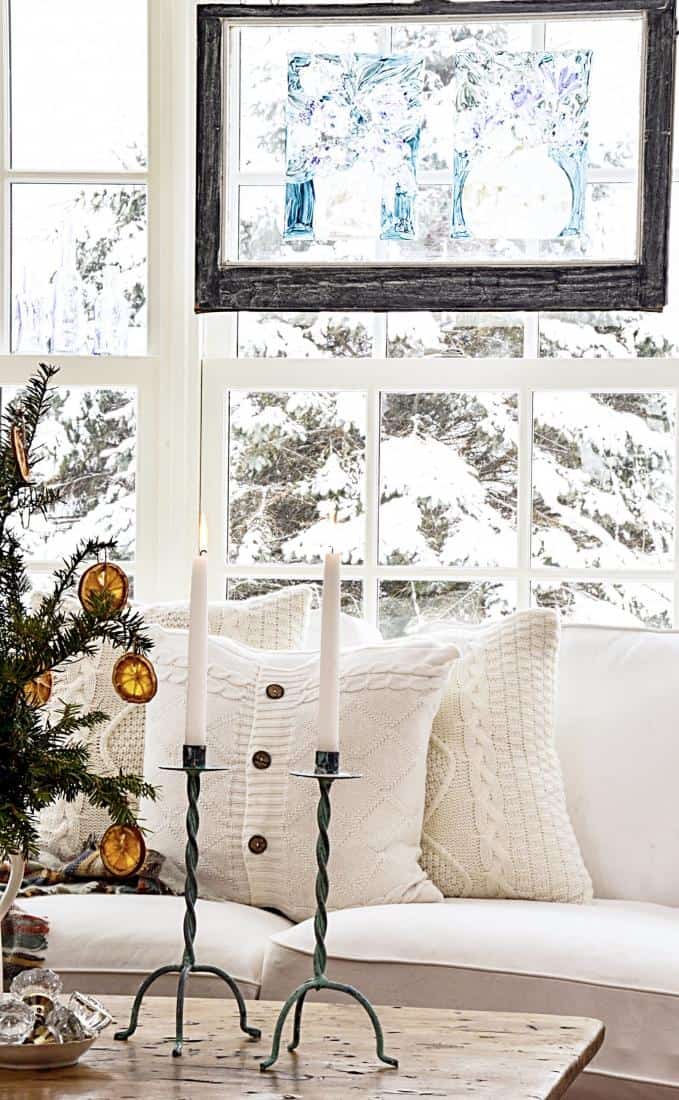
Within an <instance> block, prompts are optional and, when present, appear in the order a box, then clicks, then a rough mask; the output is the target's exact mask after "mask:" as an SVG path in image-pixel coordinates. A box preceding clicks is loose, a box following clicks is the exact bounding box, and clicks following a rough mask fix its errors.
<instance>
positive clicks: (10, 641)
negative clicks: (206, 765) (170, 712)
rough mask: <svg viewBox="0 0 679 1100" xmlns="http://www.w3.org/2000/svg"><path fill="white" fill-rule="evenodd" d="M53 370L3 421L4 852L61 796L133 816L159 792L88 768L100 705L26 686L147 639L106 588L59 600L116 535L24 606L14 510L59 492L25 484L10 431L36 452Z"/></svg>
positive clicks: (22, 848)
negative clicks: (108, 649)
mask: <svg viewBox="0 0 679 1100" xmlns="http://www.w3.org/2000/svg"><path fill="white" fill-rule="evenodd" d="M56 373H57V371H56V368H54V367H50V366H46V365H44V364H41V366H40V368H39V370H38V373H37V374H36V375H35V377H34V378H32V379H31V380H30V381H29V383H28V385H27V386H26V387H25V389H24V390H23V391H22V392H21V393H20V394H19V395H18V396H17V397H16V398H15V400H14V401H13V402H11V404H10V405H9V407H8V410H7V413H6V414H5V415H4V416H3V417H2V419H1V421H0V854H7V853H9V852H21V853H23V854H24V855H25V856H30V855H34V854H36V853H37V850H38V844H39V834H38V828H37V815H38V814H39V812H40V811H41V810H42V809H44V807H45V806H48V805H50V804H51V803H52V802H54V801H56V800H57V799H59V798H64V799H66V800H67V801H73V800H74V799H75V798H77V797H78V796H79V795H84V796H85V797H86V798H88V799H89V800H90V802H91V803H92V804H93V805H95V806H97V807H99V808H100V809H105V810H107V811H108V813H109V815H110V816H111V818H112V819H113V820H114V821H118V822H124V823H132V822H134V819H135V815H134V811H133V809H132V808H131V804H130V803H131V800H134V799H139V798H150V799H153V798H155V795H156V792H155V790H154V788H153V787H151V786H150V785H149V784H148V783H146V782H145V780H144V779H143V778H142V777H141V776H138V775H125V774H123V773H122V772H121V773H119V774H117V775H113V776H99V775H97V774H96V773H95V771H94V770H93V767H92V762H91V759H90V753H89V748H88V745H87V741H86V740H83V737H84V736H85V735H86V734H87V733H88V732H89V731H91V730H93V729H94V728H95V727H96V726H97V725H98V724H99V723H100V722H102V721H104V719H105V717H106V716H105V715H104V714H103V713H102V712H101V711H91V712H88V713H83V712H82V711H81V709H80V708H79V707H77V706H74V705H69V704H66V703H64V704H63V707H62V710H61V712H60V713H56V714H55V712H54V708H50V709H49V710H48V711H47V712H45V711H40V710H36V709H35V708H34V707H32V706H30V705H29V701H28V699H27V697H26V695H25V693H24V688H25V687H26V684H27V683H28V682H29V681H31V680H35V679H36V677H38V676H39V675H40V674H41V673H43V672H46V671H48V670H50V671H55V670H59V669H60V668H62V667H63V666H64V665H65V664H67V663H68V662H69V661H73V660H76V659H77V658H79V657H82V656H83V654H93V653H94V652H95V650H96V648H97V646H98V645H99V644H100V643H102V642H108V643H109V644H111V645H112V646H114V647H115V648H124V649H128V650H129V649H131V650H134V651H136V652H141V653H147V652H148V651H149V650H150V649H151V645H152V643H151V640H150V638H149V637H148V636H147V635H146V634H145V632H144V622H143V618H142V616H141V615H140V614H139V613H138V612H135V611H133V610H132V609H130V608H125V609H124V610H122V611H116V610H115V608H114V606H113V601H112V597H111V596H110V594H109V593H106V592H102V593H101V594H98V593H97V594H95V595H93V596H92V601H91V606H90V607H89V608H88V609H78V611H75V612H69V611H68V609H67V608H66V607H65V606H64V597H65V596H66V595H67V593H68V592H69V590H70V589H71V588H72V587H73V586H74V585H75V583H76V581H77V579H78V575H79V572H80V569H81V567H82V565H83V564H84V563H85V562H86V561H87V560H89V559H96V558H97V557H99V556H101V555H102V554H110V555H112V556H113V555H115V542H114V541H112V540H102V539H86V540H84V541H83V542H81V543H80V544H79V545H78V546H77V547H76V549H75V551H74V553H73V554H72V555H71V556H70V557H68V558H66V560H65V561H64V562H63V564H62V566H61V567H60V568H59V569H58V570H57V571H56V574H55V578H54V583H53V587H52V589H51V591H50V592H49V593H48V595H46V596H45V597H43V598H42V599H41V600H40V601H39V602H38V605H37V607H36V609H35V610H34V611H33V612H31V611H29V610H28V609H27V604H28V600H27V596H28V593H29V591H30V584H29V579H28V571H27V568H26V564H25V561H24V555H23V553H22V549H21V546H20V543H19V540H18V538H17V535H16V534H15V530H16V523H15V522H14V517H15V516H16V514H17V513H18V512H19V511H20V510H21V509H25V510H26V512H27V513H28V514H29V516H30V515H31V514H33V513H34V512H38V511H40V512H43V513H46V512H47V511H48V509H49V508H50V507H51V506H52V504H54V503H55V502H56V501H57V500H59V496H60V494H59V489H58V488H56V487H51V488H50V487H45V486H41V485H39V484H35V483H33V482H32V483H30V484H28V485H26V484H25V483H24V481H23V480H22V478H21V474H20V472H19V469H18V464H17V461H16V456H15V454H14V449H13V446H12V429H13V428H15V427H20V428H21V431H22V433H23V438H24V443H25V448H26V453H27V458H28V459H29V465H30V461H31V459H35V458H36V456H38V455H39V448H37V447H36V446H35V443H36V434H37V431H38V428H39V425H40V421H41V420H42V418H43V417H44V416H45V415H46V413H47V412H48V410H49V407H50V404H51V401H52V393H51V390H50V382H51V380H52V379H53V378H54V376H55V374H56ZM10 520H12V522H10Z"/></svg>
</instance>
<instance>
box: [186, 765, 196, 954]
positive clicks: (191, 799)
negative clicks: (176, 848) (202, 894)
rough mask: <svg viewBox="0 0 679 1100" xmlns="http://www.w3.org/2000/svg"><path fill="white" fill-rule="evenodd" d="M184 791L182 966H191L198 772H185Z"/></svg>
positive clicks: (193, 940)
mask: <svg viewBox="0 0 679 1100" xmlns="http://www.w3.org/2000/svg"><path fill="white" fill-rule="evenodd" d="M186 793H187V796H188V803H189V805H188V809H187V811H186V850H185V853H184V862H185V865H186V879H185V882H184V902H185V904H186V911H185V913H184V958H183V960H182V962H183V965H184V966H193V965H194V964H195V961H196V953H195V951H194V947H193V945H194V943H195V940H196V900H197V898H198V879H197V876H196V868H197V867H198V839H197V838H198V827H199V825H200V817H199V815H198V799H199V797H200V772H195V771H189V772H187V773H186Z"/></svg>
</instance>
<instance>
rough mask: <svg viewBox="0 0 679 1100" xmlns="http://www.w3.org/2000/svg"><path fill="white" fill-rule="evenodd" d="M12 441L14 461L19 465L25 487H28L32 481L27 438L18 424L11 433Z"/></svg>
mask: <svg viewBox="0 0 679 1100" xmlns="http://www.w3.org/2000/svg"><path fill="white" fill-rule="evenodd" d="M11 440H12V453H13V454H14V461H15V462H16V464H17V470H18V471H19V476H20V477H21V480H22V481H23V482H24V484H25V485H28V483H29V481H30V480H31V468H30V466H29V465H28V456H27V454H26V437H25V436H24V433H23V429H22V428H20V427H19V425H18V424H13V425H12V431H11Z"/></svg>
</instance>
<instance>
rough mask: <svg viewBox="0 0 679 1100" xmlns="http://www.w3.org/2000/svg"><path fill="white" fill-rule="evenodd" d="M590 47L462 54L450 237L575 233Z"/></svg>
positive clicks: (584, 151) (541, 236) (581, 181)
mask: <svg viewBox="0 0 679 1100" xmlns="http://www.w3.org/2000/svg"><path fill="white" fill-rule="evenodd" d="M591 61H592V54H591V52H590V51H587V50H583V51H577V50H568V51H565V50H564V51H558V52H554V53H546V52H544V51H542V52H535V51H527V52H520V53H512V52H507V51H504V50H499V51H496V52H492V53H491V52H490V51H488V50H475V49H471V50H468V51H464V52H461V53H460V54H458V57H457V65H456V81H455V111H456V117H455V122H454V126H455V153H454V164H453V174H454V178H453V210H452V226H451V232H452V236H453V237H455V238H456V239H466V238H468V237H475V238H477V239H480V240H486V239H490V240H493V239H495V238H498V237H505V236H506V237H510V238H513V239H522V238H529V239H532V238H536V239H538V240H551V239H552V238H554V237H573V236H578V235H579V234H580V232H581V230H582V224H583V209H584V199H585V172H586V165H587V141H588V117H589V71H590V66H591Z"/></svg>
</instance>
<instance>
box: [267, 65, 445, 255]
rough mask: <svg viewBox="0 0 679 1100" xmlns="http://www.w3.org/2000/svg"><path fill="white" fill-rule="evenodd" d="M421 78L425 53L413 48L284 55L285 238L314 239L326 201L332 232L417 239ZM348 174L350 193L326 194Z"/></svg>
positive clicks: (350, 235)
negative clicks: (404, 51) (397, 52)
mask: <svg viewBox="0 0 679 1100" xmlns="http://www.w3.org/2000/svg"><path fill="white" fill-rule="evenodd" d="M423 81H424V60H423V59H422V58H419V57H414V56H411V55H408V54H404V55H399V56H394V57H383V56H380V55H377V54H365V53H349V54H327V53H318V54H316V53H296V54H292V55H291V56H290V57H289V58H288V100H287V112H286V157H287V171H286V196H285V230H284V237H285V239H287V240H290V239H299V238H301V239H305V238H306V239H313V237H314V234H315V229H316V221H317V218H318V214H319V204H320V202H321V201H323V199H324V198H325V201H324V209H323V215H324V218H325V220H326V221H327V222H328V223H330V224H331V226H332V231H333V232H332V235H334V236H349V237H355V236H363V235H366V230H367V235H368V236H374V237H377V236H378V235H379V237H380V239H381V240H412V239H413V238H414V236H415V194H416V190H417V181H416V170H417V155H418V148H419V142H420V129H421V125H422V88H423ZM344 173H350V177H349V179H348V180H347V181H346V184H345V186H346V189H347V191H348V194H347V195H343V194H341V193H340V194H339V201H337V199H338V195H337V194H336V193H331V194H329V195H328V194H326V195H325V196H324V195H323V192H327V191H328V189H329V188H331V189H333V188H335V187H338V186H339V187H342V184H343V182H344V181H343V180H341V179H338V175H340V176H341V175H343V174H344ZM375 177H377V179H378V180H379V186H378V187H377V188H376V187H375V185H374V179H375ZM372 195H374V196H375V202H374V204H373V203H371V202H370V201H367V200H369V199H370V197H371V196H372ZM357 196H359V197H360V201H358V202H357V201H356V199H357ZM342 200H344V201H342ZM338 209H339V210H340V211H341V215H340V217H341V218H343V219H344V224H343V225H342V224H339V225H338V224H332V223H333V222H334V221H335V220H336V218H337V210H338ZM347 210H350V211H351V215H349V216H348V215H347V213H346V211H347Z"/></svg>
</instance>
